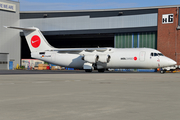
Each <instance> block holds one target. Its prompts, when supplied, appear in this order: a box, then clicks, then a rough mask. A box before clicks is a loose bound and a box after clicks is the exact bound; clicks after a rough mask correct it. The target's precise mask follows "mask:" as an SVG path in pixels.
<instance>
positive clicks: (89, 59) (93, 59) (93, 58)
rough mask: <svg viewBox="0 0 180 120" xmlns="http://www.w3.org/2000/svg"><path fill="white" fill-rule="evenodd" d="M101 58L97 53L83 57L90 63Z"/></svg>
mask: <svg viewBox="0 0 180 120" xmlns="http://www.w3.org/2000/svg"><path fill="white" fill-rule="evenodd" d="M98 59H99V56H98V55H96V54H88V55H85V56H83V57H82V60H84V61H87V62H89V63H96V62H97V61H98Z"/></svg>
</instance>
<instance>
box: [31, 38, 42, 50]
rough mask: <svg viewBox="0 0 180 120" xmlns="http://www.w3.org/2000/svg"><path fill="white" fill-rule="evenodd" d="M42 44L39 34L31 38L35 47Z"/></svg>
mask: <svg viewBox="0 0 180 120" xmlns="http://www.w3.org/2000/svg"><path fill="white" fill-rule="evenodd" d="M40 44H41V39H40V37H39V36H37V35H34V36H33V37H32V38H31V45H32V46H33V47H34V48H37V47H39V45H40Z"/></svg>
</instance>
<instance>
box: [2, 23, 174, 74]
mask: <svg viewBox="0 0 180 120" xmlns="http://www.w3.org/2000/svg"><path fill="white" fill-rule="evenodd" d="M5 27H6V28H13V29H20V30H23V32H24V35H25V37H26V40H27V43H28V46H29V48H30V51H31V57H32V58H35V59H39V60H43V61H46V62H49V63H52V64H56V65H60V66H62V67H68V68H76V69H84V70H85V71H86V72H92V70H94V69H97V70H98V72H104V71H105V69H108V68H111V69H117V68H121V69H155V68H163V67H169V66H174V65H176V64H177V63H176V62H175V61H174V60H172V59H170V58H168V57H166V56H164V55H163V54H162V53H161V52H160V51H158V50H155V49H151V48H65V49H59V48H54V47H52V46H51V45H50V44H49V43H48V42H47V40H46V39H45V37H44V36H43V35H42V33H41V31H40V30H39V29H38V28H36V27H29V28H22V27H7V26H5ZM161 73H164V71H161Z"/></svg>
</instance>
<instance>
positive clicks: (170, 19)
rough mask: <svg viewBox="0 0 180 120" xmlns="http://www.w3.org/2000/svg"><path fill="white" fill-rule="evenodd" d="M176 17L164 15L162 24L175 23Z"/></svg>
mask: <svg viewBox="0 0 180 120" xmlns="http://www.w3.org/2000/svg"><path fill="white" fill-rule="evenodd" d="M173 20H174V15H173V14H164V15H162V24H168V23H173Z"/></svg>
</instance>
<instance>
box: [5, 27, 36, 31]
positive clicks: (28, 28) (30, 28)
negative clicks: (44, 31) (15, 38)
mask: <svg viewBox="0 0 180 120" xmlns="http://www.w3.org/2000/svg"><path fill="white" fill-rule="evenodd" d="M4 27H5V28H12V29H19V30H30V31H34V30H38V28H35V27H27V28H23V27H11V26H4Z"/></svg>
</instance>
